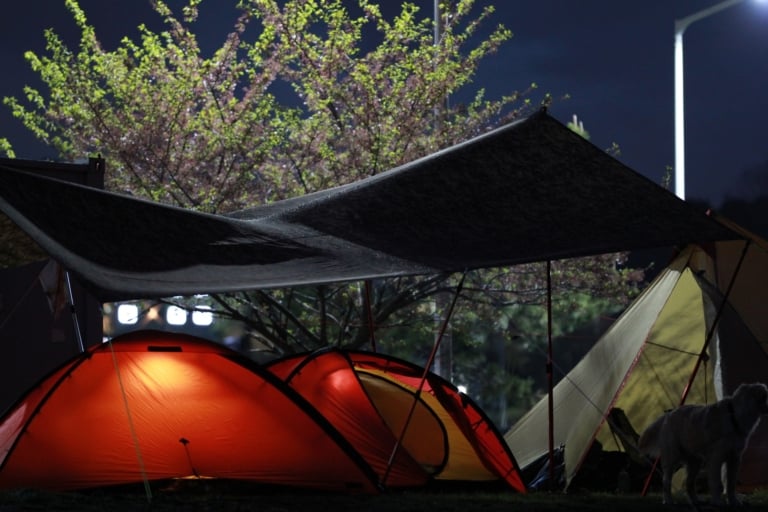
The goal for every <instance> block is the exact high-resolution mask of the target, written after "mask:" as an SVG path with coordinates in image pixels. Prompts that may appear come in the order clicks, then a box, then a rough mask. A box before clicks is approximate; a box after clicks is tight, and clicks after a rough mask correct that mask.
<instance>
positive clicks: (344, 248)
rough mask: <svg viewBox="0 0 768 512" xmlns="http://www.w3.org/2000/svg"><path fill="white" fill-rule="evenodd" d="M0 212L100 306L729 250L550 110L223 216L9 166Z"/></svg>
mask: <svg viewBox="0 0 768 512" xmlns="http://www.w3.org/2000/svg"><path fill="white" fill-rule="evenodd" d="M619 205H620V206H619ZM0 213H3V214H5V215H6V216H7V217H8V218H10V219H11V221H12V222H13V223H14V224H15V225H16V226H18V227H19V228H20V229H22V230H23V231H24V232H26V233H27V234H28V235H29V236H30V237H31V238H32V239H33V240H34V241H35V242H36V243H37V244H39V246H40V247H41V248H43V249H44V250H45V251H46V252H47V253H48V254H50V255H51V256H52V257H53V258H55V259H57V260H58V261H60V262H61V263H62V264H63V265H64V266H65V267H66V268H68V269H69V270H70V271H72V272H73V273H74V274H76V275H77V276H78V277H79V278H80V279H81V280H82V282H83V283H85V284H86V285H88V286H89V287H90V289H91V291H92V292H93V293H94V294H95V295H96V296H97V297H98V298H100V299H101V300H103V301H115V300H124V299H133V298H153V297H167V296H174V295H191V294H197V293H213V292H228V291H240V290H244V289H254V288H270V287H281V286H297V285H302V284H308V283H323V282H340V281H346V280H360V279H368V278H376V277H387V276H399V275H413V274H425V273H433V272H452V271H464V270H467V269H473V268H482V267H493V266H502V265H512V264H517V263H524V262H530V261H541V260H547V259H550V260H551V259H560V258H569V257H577V256H585V255H591V254H599V253H607V252H612V251H619V250H632V249H639V248H650V247H665V246H671V245H676V244H685V243H690V242H708V241H713V240H725V239H734V238H737V237H738V235H737V234H736V233H734V232H733V231H732V230H730V229H728V228H726V227H724V226H722V225H721V224H719V223H717V222H716V221H714V220H713V219H711V218H709V217H707V216H706V215H705V214H704V213H703V212H700V211H698V210H697V209H696V208H695V207H693V206H692V205H690V204H688V203H686V202H684V201H682V200H680V199H678V198H677V197H675V196H674V195H673V194H672V193H671V192H669V191H667V190H664V189H663V188H662V187H660V186H658V185H656V184H655V183H653V182H651V181H650V180H648V179H647V178H645V177H643V176H642V175H640V174H638V173H636V172H635V171H633V170H632V169H630V168H628V167H626V166H625V165H623V164H622V163H620V162H619V161H618V160H616V159H614V158H613V157H611V156H610V155H608V154H607V153H606V152H605V151H603V150H601V149H599V148H597V147H596V146H594V145H593V144H591V143H590V142H589V141H587V140H585V139H583V138H582V137H580V136H579V135H577V134H575V133H573V132H572V131H571V130H570V129H568V128H567V127H566V126H564V125H563V124H562V123H560V122H559V121H557V120H556V119H554V118H553V117H551V116H550V115H549V114H547V113H546V112H545V111H541V112H538V113H536V114H534V115H532V116H530V117H528V118H526V119H523V120H520V121H517V122H514V123H511V124H509V125H506V126H503V127H501V128H498V129H496V130H493V131H490V132H488V133H486V134H484V135H481V136H479V137H477V138H475V139H472V140H470V141H467V142H465V143H462V144H459V145H456V146H454V147H451V148H448V149H446V150H443V151H440V152H437V153H435V154H433V155H430V156H428V157H425V158H422V159H420V160H417V161H414V162H412V163H409V164H406V165H403V166H401V167H398V168H395V169H392V170H390V171H388V172H385V173H382V174H379V175H376V176H373V177H371V178H368V179H365V180H361V181H359V182H356V183H352V184H349V185H345V186H341V187H337V188H334V189H330V190H326V191H322V192H318V193H315V194H310V195H306V196H302V197H298V198H294V199H289V200H285V201H280V202H276V203H273V204H270V205H266V206H262V207H258V208H254V209H250V210H244V211H240V212H235V213H233V214H231V215H227V216H223V215H206V214H202V213H195V212H192V211H188V210H183V209H179V208H173V207H169V206H163V205H159V204H154V203H150V202H147V201H142V200H140V199H136V198H133V197H129V196H124V195H118V194H114V193H109V192H104V191H99V190H94V189H91V188H87V187H83V186H78V185H74V184H67V183H63V182H60V181H56V180H51V179H47V178H42V177H36V176H33V175H30V174H26V173H22V172H18V171H16V170H14V169H12V168H9V167H7V166H3V167H2V169H1V170H0Z"/></svg>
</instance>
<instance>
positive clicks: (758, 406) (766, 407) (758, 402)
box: [733, 382, 768, 415]
mask: <svg viewBox="0 0 768 512" xmlns="http://www.w3.org/2000/svg"><path fill="white" fill-rule="evenodd" d="M733 399H734V400H736V401H739V402H743V403H744V405H746V406H751V407H754V410H755V411H756V412H757V413H758V414H760V415H763V414H768V386H766V385H765V384H763V383H762V382H754V383H752V384H741V385H740V386H739V387H738V388H736V392H735V393H734V394H733Z"/></svg>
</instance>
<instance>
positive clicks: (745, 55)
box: [0, 0, 768, 207]
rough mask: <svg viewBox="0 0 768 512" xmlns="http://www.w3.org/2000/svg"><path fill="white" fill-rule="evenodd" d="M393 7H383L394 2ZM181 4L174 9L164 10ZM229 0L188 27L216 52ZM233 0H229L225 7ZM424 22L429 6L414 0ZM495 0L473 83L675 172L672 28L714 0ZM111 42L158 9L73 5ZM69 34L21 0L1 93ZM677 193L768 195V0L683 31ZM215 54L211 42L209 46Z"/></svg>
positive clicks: (8, 40)
mask: <svg viewBox="0 0 768 512" xmlns="http://www.w3.org/2000/svg"><path fill="white" fill-rule="evenodd" d="M391 2H392V0H383V1H382V2H380V3H382V4H389V3H391ZM169 3H170V5H178V4H179V3H180V2H179V1H172V2H169ZM225 3H226V2H225V0H207V2H204V4H203V8H202V11H201V12H202V14H203V16H202V22H201V23H199V24H198V25H199V26H198V27H196V32H197V33H198V34H199V37H200V40H201V44H202V45H203V46H204V47H205V45H206V42H207V43H208V44H210V45H217V44H220V42H221V40H223V37H224V35H225V34H226V32H227V31H228V30H229V29H230V28H231V20H232V12H233V11H232V10H231V9H229V10H228V9H226V8H225V9H222V8H221V6H222V5H224V4H225ZM231 3H232V4H234V3H235V0H231ZM416 3H417V4H418V5H420V6H422V9H423V11H422V12H423V14H424V16H425V17H431V16H432V6H433V2H432V0H418V1H417V2H416ZM489 3H490V4H493V5H495V6H496V7H497V12H496V14H495V15H494V16H493V18H492V20H493V21H494V22H495V23H503V24H504V25H505V26H506V27H508V28H509V29H511V30H512V31H513V32H514V37H513V38H512V40H511V41H509V42H508V43H507V44H506V45H505V46H504V48H503V49H502V51H501V52H499V53H498V54H496V55H495V56H493V57H492V58H491V59H490V60H488V61H486V62H485V63H484V65H483V68H482V69H481V71H480V73H479V74H478V76H477V77H476V80H475V86H477V87H485V88H486V90H487V95H488V96H489V97H491V98H497V97H498V96H500V95H502V94H505V93H509V92H511V91H513V90H520V89H525V88H526V87H527V86H528V84H530V83H531V82H536V83H537V84H538V85H539V87H540V91H542V92H549V93H551V94H552V95H553V96H554V97H556V98H558V97H561V96H563V95H566V94H567V95H569V96H570V99H568V100H566V101H558V102H556V103H555V105H554V106H553V107H552V110H551V112H552V114H553V115H555V116H556V117H557V118H558V119H560V120H562V121H563V122H567V121H569V120H570V119H571V117H572V115H573V114H577V115H578V117H579V119H580V120H581V121H583V123H584V125H585V128H586V129H587V131H588V132H589V133H590V135H591V138H592V141H593V142H594V143H595V144H596V145H597V146H599V147H601V148H608V147H609V146H610V145H611V144H612V143H614V142H615V143H617V144H618V145H619V146H620V148H621V155H620V157H619V158H620V160H622V161H623V162H624V163H626V164H627V165H629V166H630V167H632V168H633V169H635V170H636V171H638V172H640V173H642V174H644V175H646V176H648V177H649V178H650V179H652V180H654V181H655V182H660V181H661V179H662V177H663V175H664V173H665V169H666V167H667V166H671V165H673V164H674V98H673V91H674V82H673V57H674V56H673V33H674V20H675V19H678V18H682V17H685V16H688V15H690V14H693V13H694V12H697V11H700V10H701V9H704V8H706V7H709V6H711V5H714V4H717V3H719V2H718V1H713V0H644V1H641V0H621V1H616V0H578V1H576V0H478V5H486V4H489ZM80 5H81V6H82V7H83V8H84V9H85V11H86V14H87V15H88V17H89V20H90V21H91V23H92V24H93V25H94V26H95V27H96V30H97V33H98V34H99V36H100V37H101V39H102V40H103V42H104V43H105V44H106V45H107V46H109V45H110V44H115V42H116V41H117V40H118V39H119V38H120V37H121V36H123V35H135V28H136V26H137V25H138V24H139V23H140V22H142V21H154V20H156V17H155V15H154V14H153V13H152V11H151V9H150V8H149V2H148V1H144V0H114V1H110V2H105V1H103V0H81V2H80ZM48 27H53V28H54V29H56V31H57V32H59V33H61V34H63V35H65V36H66V35H68V34H69V35H71V34H74V33H75V32H74V30H73V28H74V22H73V21H72V19H71V17H70V15H69V14H68V13H67V11H66V10H65V8H64V0H25V1H22V2H14V3H13V4H11V5H9V6H7V7H6V11H5V15H4V16H3V17H2V19H1V20H0V59H2V63H3V66H4V67H5V70H6V72H5V73H4V80H2V81H0V96H8V95H15V96H20V95H21V93H22V89H21V88H22V86H23V85H24V84H25V83H29V84H32V85H39V83H38V82H37V81H36V77H35V76H34V75H33V74H32V73H31V72H30V71H29V70H28V67H27V65H26V62H25V61H24V59H23V55H22V54H23V52H24V50H27V49H33V50H36V51H38V52H40V51H41V50H42V48H43V35H42V34H43V30H44V29H45V28H48ZM684 43H685V44H684V47H685V107H686V169H687V172H686V185H687V186H686V197H687V198H688V199H703V200H707V201H709V202H710V203H711V204H712V205H713V206H715V207H717V206H719V205H720V204H721V202H722V201H723V199H724V198H726V197H740V198H746V199H750V198H754V197H755V196H757V195H758V194H768V144H766V128H765V127H766V126H768V58H766V55H768V1H766V0H763V1H762V3H761V2H759V1H756V0H744V1H743V2H741V3H740V4H738V5H736V6H733V7H730V8H728V9H727V10H725V11H722V12H720V13H717V14H715V15H713V16H711V17H709V18H706V19H704V20H701V21H698V22H696V23H694V24H693V25H691V26H690V27H689V28H688V30H687V32H686V34H685V38H684ZM211 47H212V46H211ZM0 109H1V110H0V136H6V137H8V138H9V139H10V140H11V142H12V143H14V146H15V147H16V149H17V156H19V157H20V158H32V159H34V158H43V157H46V156H50V154H48V153H46V151H45V149H44V148H42V147H40V146H39V145H35V144H33V143H32V141H31V138H30V137H29V136H28V135H26V134H25V132H24V129H23V127H21V126H20V125H19V123H18V122H17V121H15V120H13V119H12V118H11V117H10V115H9V114H8V110H7V107H0Z"/></svg>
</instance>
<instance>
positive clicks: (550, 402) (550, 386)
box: [546, 260, 555, 490]
mask: <svg viewBox="0 0 768 512" xmlns="http://www.w3.org/2000/svg"><path fill="white" fill-rule="evenodd" d="M552 352H553V349H552V261H550V260H547V367H546V371H547V395H548V397H547V414H548V416H549V432H548V441H549V488H550V490H554V489H555V412H554V403H555V400H554V383H553V380H554V379H553V375H552V374H553V366H554V365H553V358H552Z"/></svg>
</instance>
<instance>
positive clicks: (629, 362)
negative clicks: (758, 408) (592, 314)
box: [505, 221, 768, 486]
mask: <svg viewBox="0 0 768 512" xmlns="http://www.w3.org/2000/svg"><path fill="white" fill-rule="evenodd" d="M722 222H724V223H726V224H728V226H729V227H731V228H733V229H735V230H737V231H739V232H741V233H743V234H744V236H745V237H747V241H744V240H741V241H724V242H716V243H713V244H708V245H707V246H695V245H691V246H688V247H686V248H685V249H684V250H682V251H681V252H680V253H679V254H678V255H677V257H676V258H675V259H674V261H673V262H672V263H671V264H670V265H669V266H668V267H667V268H665V269H664V270H663V271H662V272H661V273H660V274H659V275H658V276H657V277H656V279H655V280H654V281H653V282H652V283H651V285H650V286H649V287H648V288H647V289H646V290H645V292H644V293H643V294H642V295H641V296H640V297H639V298H638V299H637V300H636V301H635V302H634V303H633V304H632V305H631V306H630V307H629V308H628V309H627V310H626V311H625V312H624V314H622V316H621V317H620V318H619V319H618V320H617V321H616V322H615V323H614V324H613V325H612V326H611V328H610V329H609V330H608V331H607V332H606V333H605V334H604V335H603V336H602V338H601V339H600V340H599V341H598V342H597V343H596V344H595V346H594V347H593V348H592V350H591V351H590V352H589V353H588V354H587V355H586V356H585V357H584V358H583V359H582V360H581V361H580V362H579V363H578V364H577V366H576V367H574V369H573V370H572V371H571V372H569V373H568V374H567V375H566V376H565V378H563V379H562V380H561V381H560V382H559V383H558V385H557V386H555V389H554V394H553V419H554V422H553V430H554V445H555V446H560V445H563V446H564V447H565V455H564V457H565V477H566V482H567V484H570V483H571V481H572V480H573V478H574V476H575V475H576V474H577V472H578V471H579V469H580V467H581V466H582V464H583V462H584V460H585V457H586V456H587V454H588V450H589V448H590V447H591V446H592V444H593V441H594V440H595V439H598V440H599V441H600V442H601V443H602V445H603V448H604V449H605V450H623V449H625V448H626V446H625V444H624V443H621V442H620V441H619V438H617V437H616V436H615V435H614V434H613V433H612V431H611V429H610V428H609V425H608V421H607V418H608V415H609V414H610V412H611V410H612V408H614V407H616V408H620V409H622V410H623V411H624V412H625V413H626V417H627V418H628V419H629V422H630V424H631V425H632V426H633V427H634V428H635V429H636V430H637V431H638V432H641V431H642V429H644V428H645V427H646V426H647V425H648V424H649V423H650V422H651V421H652V420H653V419H654V418H656V417H657V416H658V415H659V414H661V413H663V412H664V411H665V410H666V409H669V408H672V407H674V406H676V405H679V404H680V403H681V402H683V401H684V402H685V403H711V402H713V401H715V400H716V399H718V398H720V397H722V396H725V395H728V394H730V393H731V392H732V391H733V390H735V388H736V387H737V386H738V384H739V383H741V382H751V381H766V382H768V355H767V353H766V346H767V343H768V314H766V311H765V307H766V304H768V243H767V242H766V241H765V240H762V239H760V238H758V237H757V236H755V235H753V234H751V233H748V232H746V231H745V230H743V229H742V228H740V227H738V226H735V225H732V224H731V223H727V222H726V221H722ZM724 299H725V300H724ZM548 423H549V414H548V400H547V398H546V397H545V398H544V399H543V400H541V401H540V402H539V403H538V404H536V405H535V406H534V407H533V409H532V410H531V411H529V412H528V414H526V415H525V416H524V417H523V418H522V419H520V421H518V422H517V423H516V424H515V425H513V427H512V428H511V429H510V430H509V431H508V433H507V434H506V435H505V439H506V441H507V443H508V444H509V446H510V448H511V450H512V451H513V453H515V456H516V458H517V460H518V462H519V464H520V466H521V467H522V468H526V466H528V465H529V464H531V463H532V462H534V461H535V460H537V459H538V458H540V457H541V456H542V455H543V454H546V453H547V451H548V446H549V441H548ZM761 427H762V428H760V429H758V432H756V434H755V436H754V438H753V441H752V442H751V443H750V447H749V449H748V453H747V455H746V456H745V463H744V465H743V467H742V474H741V478H740V481H741V483H742V485H745V486H756V485H761V484H767V483H768V475H766V474H765V473H764V472H761V471H757V470H756V469H755V461H756V460H760V459H763V460H764V458H765V456H766V455H768V422H765V424H763V425H762V426H761Z"/></svg>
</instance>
